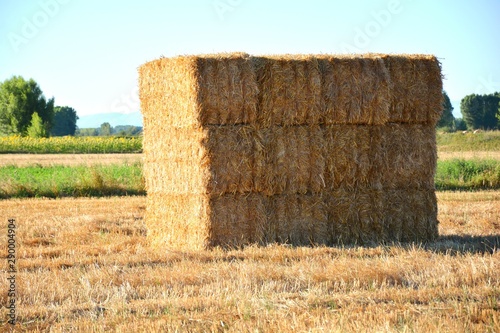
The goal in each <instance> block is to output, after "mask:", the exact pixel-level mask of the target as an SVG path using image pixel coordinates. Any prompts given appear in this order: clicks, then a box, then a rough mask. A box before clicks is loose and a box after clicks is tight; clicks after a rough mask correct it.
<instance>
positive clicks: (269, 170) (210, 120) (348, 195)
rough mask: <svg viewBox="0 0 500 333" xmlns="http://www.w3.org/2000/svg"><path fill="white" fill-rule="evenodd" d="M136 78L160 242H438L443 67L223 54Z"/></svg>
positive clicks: (382, 59)
mask: <svg viewBox="0 0 500 333" xmlns="http://www.w3.org/2000/svg"><path fill="white" fill-rule="evenodd" d="M139 72H140V96H141V106H142V112H143V115H144V128H145V129H144V153H145V154H144V155H145V157H144V159H145V161H144V176H145V179H146V190H147V192H148V205H147V206H148V208H147V219H146V223H147V224H148V227H149V234H150V239H151V241H152V242H153V243H154V244H157V245H159V246H165V245H167V246H169V247H172V248H178V249H203V248H208V247H212V246H219V245H220V246H241V245H245V244H249V243H261V244H266V243H273V242H288V243H292V244H327V245H328V244H335V243H339V242H340V243H352V242H356V243H366V242H378V241H399V240H415V241H422V240H428V239H432V238H434V237H435V236H436V235H437V219H436V214H437V211H436V204H435V194H434V182H433V176H434V171H435V166H436V146H435V131H434V126H435V124H436V122H437V120H438V119H439V115H440V112H441V89H442V87H441V72H440V64H439V62H438V61H437V59H436V58H435V57H433V56H425V55H405V56H399V55H397V56H395V55H391V56H390V55H379V54H370V55H361V56H329V55H320V56H309V55H304V56H293V55H285V56H270V57H251V56H249V55H246V54H217V55H205V56H185V57H176V58H163V59H159V60H156V61H152V62H149V63H146V64H145V65H143V66H142V67H141V68H140V70H139Z"/></svg>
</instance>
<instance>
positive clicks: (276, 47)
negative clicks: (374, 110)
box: [0, 0, 500, 116]
mask: <svg viewBox="0 0 500 333" xmlns="http://www.w3.org/2000/svg"><path fill="white" fill-rule="evenodd" d="M499 33H500V1H498V0H477V1H465V0H456V1H451V0H444V1H436V0H399V1H398V0H380V1H379V0H376V1H368V0H367V1H361V0H357V1H356V0H354V1H352V0H351V1H348V0H345V1H334V0H324V1H322V0H317V1H314V0H311V1H291V0H288V1H285V0H280V1H272V0H267V1H266V0H184V1H181V0H177V1H169V0H156V1H155V0H138V1H126V0H121V1H118V0H109V1H95V0H35V1H31V0H26V1H24V0H23V1H19V0H0V81H3V80H5V79H7V78H10V77H11V76H12V75H21V76H23V77H25V78H33V79H35V80H36V81H37V82H38V83H39V84H40V87H41V88H42V90H43V91H44V93H45V95H46V97H52V96H54V97H55V100H56V105H68V106H72V107H74V108H75V109H76V110H77V112H78V114H79V115H80V116H81V115H88V114H95V113H104V112H112V111H115V112H116V111H118V112H123V113H127V112H133V111H137V110H138V109H139V103H138V100H137V95H136V93H137V88H136V87H137V67H139V66H140V65H141V64H143V63H144V62H146V61H149V60H153V59H156V58H159V57H160V56H162V55H163V56H166V57H168V56H175V55H179V54H197V53H214V52H232V51H243V52H247V53H250V54H279V53H358V52H381V53H428V54H434V55H436V56H437V57H438V58H440V60H441V62H442V65H443V72H444V75H445V80H444V88H445V89H446V91H447V92H448V94H449V96H450V98H451V100H452V101H460V100H461V99H462V97H464V96H465V95H467V94H471V93H481V94H485V93H492V92H494V91H500V34H499ZM457 109H458V106H457ZM457 111H458V110H455V112H454V113H455V114H456V115H460V114H459V112H457Z"/></svg>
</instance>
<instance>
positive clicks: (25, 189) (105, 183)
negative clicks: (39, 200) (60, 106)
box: [0, 163, 145, 199]
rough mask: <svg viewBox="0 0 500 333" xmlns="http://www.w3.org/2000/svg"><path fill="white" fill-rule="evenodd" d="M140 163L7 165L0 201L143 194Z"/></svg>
mask: <svg viewBox="0 0 500 333" xmlns="http://www.w3.org/2000/svg"><path fill="white" fill-rule="evenodd" d="M144 194H145V191H144V181H143V178H142V166H141V164H140V163H135V164H120V165H100V166H91V167H88V166H76V167H75V166H71V167H70V166H50V167H42V166H29V167H15V166H6V167H1V168H0V198H2V199H5V198H28V197H48V198H59V197H94V196H112V195H117V196H125V195H144Z"/></svg>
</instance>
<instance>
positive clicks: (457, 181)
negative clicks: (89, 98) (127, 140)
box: [0, 159, 500, 199]
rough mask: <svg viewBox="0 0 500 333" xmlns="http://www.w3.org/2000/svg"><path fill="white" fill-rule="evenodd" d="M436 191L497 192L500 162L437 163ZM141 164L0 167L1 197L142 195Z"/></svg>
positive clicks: (499, 186) (453, 161)
mask: <svg viewBox="0 0 500 333" xmlns="http://www.w3.org/2000/svg"><path fill="white" fill-rule="evenodd" d="M435 184H436V189H437V190H452V191H456V190H460V191H475V190H495V189H500V161H497V160H462V159H455V160H447V161H438V165H437V170H436V177H435ZM145 194H146V192H145V190H144V180H143V177H142V165H141V163H134V164H115V165H97V166H90V167H89V166H46V167H43V166H40V165H35V166H28V167H16V166H5V167H0V198H1V199H6V198H27V197H48V198H59V197H68V196H69V197H94V196H114V195H116V196H125V195H145Z"/></svg>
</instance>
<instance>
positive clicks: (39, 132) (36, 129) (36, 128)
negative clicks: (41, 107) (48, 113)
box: [26, 112, 48, 138]
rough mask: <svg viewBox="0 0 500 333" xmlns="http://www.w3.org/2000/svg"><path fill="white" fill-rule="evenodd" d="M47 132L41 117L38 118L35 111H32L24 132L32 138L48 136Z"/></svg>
mask: <svg viewBox="0 0 500 333" xmlns="http://www.w3.org/2000/svg"><path fill="white" fill-rule="evenodd" d="M47 133H48V131H47V129H46V128H45V125H44V124H43V121H42V118H40V116H39V115H38V113H37V112H35V113H33V116H32V117H31V123H30V126H29V127H28V129H27V130H26V134H27V135H28V136H29V137H32V138H46V137H47V136H48V135H47Z"/></svg>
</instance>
